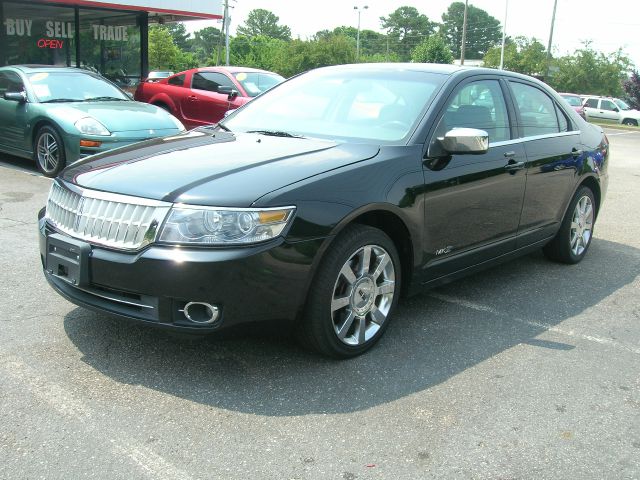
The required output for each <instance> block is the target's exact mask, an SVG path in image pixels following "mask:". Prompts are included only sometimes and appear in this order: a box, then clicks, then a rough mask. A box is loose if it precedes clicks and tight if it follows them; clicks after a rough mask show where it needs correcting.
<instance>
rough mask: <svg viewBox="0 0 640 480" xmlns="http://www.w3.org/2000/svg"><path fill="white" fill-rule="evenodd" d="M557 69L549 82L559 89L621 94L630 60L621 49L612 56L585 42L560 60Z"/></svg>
mask: <svg viewBox="0 0 640 480" xmlns="http://www.w3.org/2000/svg"><path fill="white" fill-rule="evenodd" d="M554 63H555V67H556V68H557V72H555V73H554V74H553V75H552V76H551V78H549V80H548V82H547V83H549V84H550V85H551V86H552V87H553V88H555V89H556V90H557V91H559V92H575V93H588V94H591V95H611V96H614V97H619V96H621V95H622V93H623V90H622V82H623V81H624V80H625V79H626V78H627V72H628V71H629V69H630V67H631V61H630V60H629V58H628V57H627V56H626V55H624V53H623V52H622V50H618V51H616V52H614V53H612V54H610V55H605V54H604V53H602V52H597V51H595V50H593V49H592V48H591V44H590V43H589V42H585V43H584V46H583V48H581V49H579V50H577V51H576V53H575V55H568V56H565V57H561V58H559V59H557V60H556V61H555V62H554Z"/></svg>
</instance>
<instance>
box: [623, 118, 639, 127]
mask: <svg viewBox="0 0 640 480" xmlns="http://www.w3.org/2000/svg"><path fill="white" fill-rule="evenodd" d="M622 124H623V125H628V126H630V127H637V126H638V121H637V120H633V119H631V118H626V119H625V120H623V122H622Z"/></svg>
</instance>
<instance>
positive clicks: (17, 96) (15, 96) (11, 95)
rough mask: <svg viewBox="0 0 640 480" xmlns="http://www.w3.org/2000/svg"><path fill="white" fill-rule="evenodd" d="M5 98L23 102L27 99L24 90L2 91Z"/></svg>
mask: <svg viewBox="0 0 640 480" xmlns="http://www.w3.org/2000/svg"><path fill="white" fill-rule="evenodd" d="M3 97H4V99H5V100H10V101H12V102H18V103H25V102H26V101H27V94H26V93H25V92H4V95H3Z"/></svg>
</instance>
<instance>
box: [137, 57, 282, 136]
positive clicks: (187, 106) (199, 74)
mask: <svg viewBox="0 0 640 480" xmlns="http://www.w3.org/2000/svg"><path fill="white" fill-rule="evenodd" d="M283 80H284V78H283V77H281V76H280V75H278V74H277V73H273V72H267V71H265V70H258V69H255V68H246V67H206V68H194V69H191V70H187V71H185V72H180V73H177V74H175V75H173V76H170V77H169V78H166V79H161V80H159V81H158V82H154V83H148V82H142V83H140V85H138V88H137V90H136V93H135V99H136V100H138V101H140V102H147V103H151V104H153V105H157V106H159V107H162V108H164V109H165V110H167V111H168V112H171V113H172V114H173V115H175V116H176V117H177V118H179V119H180V121H181V122H182V123H184V124H185V125H186V126H187V128H195V127H200V126H202V125H211V124H213V123H217V122H219V121H220V120H222V119H223V118H224V116H225V113H226V112H227V111H228V110H233V109H236V108H238V107H240V106H242V105H244V104H245V103H247V102H248V101H249V100H251V99H252V98H253V97H255V96H257V95H259V94H261V93H262V92H264V91H266V90H268V89H270V88H271V87H273V86H275V85H277V84H278V83H280V82H282V81H283Z"/></svg>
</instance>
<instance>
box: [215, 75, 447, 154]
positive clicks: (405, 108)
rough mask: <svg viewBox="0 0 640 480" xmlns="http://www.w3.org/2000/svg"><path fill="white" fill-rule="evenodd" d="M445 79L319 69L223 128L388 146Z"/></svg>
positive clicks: (281, 88)
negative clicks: (370, 142)
mask: <svg viewBox="0 0 640 480" xmlns="http://www.w3.org/2000/svg"><path fill="white" fill-rule="evenodd" d="M445 79H446V76H445V75H441V74H435V73H427V72H420V71H409V70H400V69H399V70H397V71H385V70H377V71H376V70H373V69H368V70H364V71H354V70H351V69H338V70H336V69H319V70H315V71H311V72H309V73H306V74H304V75H301V76H299V77H295V78H293V79H291V80H289V81H287V82H285V83H283V84H282V85H280V86H278V88H274V89H273V90H271V91H269V92H267V93H265V94H264V95H261V96H259V97H258V98H256V99H255V100H252V101H251V102H249V103H248V104H246V106H244V107H243V108H242V109H240V110H238V111H236V112H234V113H233V114H231V115H230V116H229V117H228V118H227V119H226V120H225V121H224V125H225V126H226V127H228V128H229V129H230V130H231V131H234V132H236V131H239V132H247V131H256V130H257V131H277V132H280V133H283V132H286V133H288V134H292V135H299V136H310V137H321V138H323V137H326V138H332V139H345V140H364V141H369V140H373V141H375V142H376V143H384V142H394V141H398V140H401V139H403V138H405V137H406V136H407V135H408V134H409V132H410V131H411V129H412V128H413V126H414V125H415V124H416V123H417V122H418V120H419V119H420V117H421V113H422V112H424V110H425V108H426V107H427V105H428V104H429V103H430V102H431V100H432V98H433V96H434V94H435V92H436V91H437V89H438V88H439V87H440V86H441V85H442V83H443V82H444V80H445Z"/></svg>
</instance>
